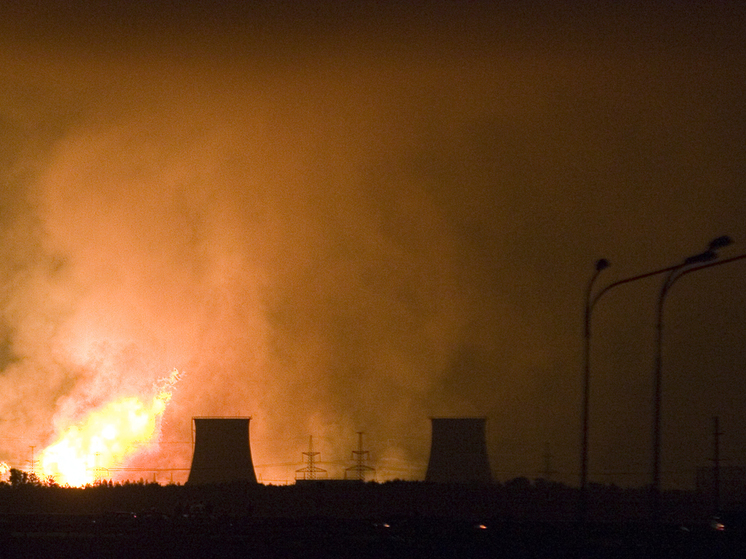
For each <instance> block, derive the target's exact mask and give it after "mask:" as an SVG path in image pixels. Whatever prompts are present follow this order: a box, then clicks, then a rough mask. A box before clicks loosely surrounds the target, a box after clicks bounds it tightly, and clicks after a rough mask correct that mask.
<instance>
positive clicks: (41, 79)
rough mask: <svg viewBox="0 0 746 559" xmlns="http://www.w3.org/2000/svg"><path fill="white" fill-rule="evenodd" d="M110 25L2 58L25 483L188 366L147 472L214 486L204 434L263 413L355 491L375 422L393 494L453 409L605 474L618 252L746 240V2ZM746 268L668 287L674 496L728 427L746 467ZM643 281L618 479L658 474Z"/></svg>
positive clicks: (150, 11)
mask: <svg viewBox="0 0 746 559" xmlns="http://www.w3.org/2000/svg"><path fill="white" fill-rule="evenodd" d="M82 6H83V4H82V3H81V6H80V7H78V8H73V9H71V10H70V11H66V10H63V9H62V8H59V9H55V8H54V7H52V8H49V9H48V10H46V11H44V12H43V13H42V12H41V11H40V10H41V9H39V10H37V11H36V12H27V11H24V8H23V7H22V6H11V7H10V8H9V10H10V13H11V14H12V17H9V18H8V20H7V21H6V22H5V23H4V24H3V25H4V27H5V32H4V33H3V34H2V35H3V37H4V38H3V39H0V46H1V47H2V48H0V68H2V70H0V76H2V80H0V82H1V83H2V85H1V86H0V132H2V141H0V180H1V181H2V182H1V183H0V188H1V189H2V190H1V194H0V195H1V196H2V198H1V199H0V235H1V239H2V243H0V247H1V248H0V250H2V256H3V266H2V267H1V268H0V274H1V276H0V278H1V279H2V284H3V291H2V315H1V318H2V322H1V323H0V341H1V342H2V344H1V345H0V366H2V373H0V419H1V420H2V423H1V424H0V425H2V427H3V432H4V436H3V438H1V439H0V460H6V461H8V462H10V463H12V464H13V465H18V466H19V467H21V466H23V464H24V461H25V460H28V459H29V455H28V452H29V451H28V449H29V446H30V445H36V446H37V448H43V447H44V446H45V445H46V444H49V443H50V442H51V441H52V439H53V437H54V434H55V432H56V431H57V430H59V429H62V428H64V427H66V426H68V425H69V424H71V423H72V422H74V421H76V420H77V419H79V418H80V417H82V416H83V415H84V414H85V413H86V412H87V411H88V410H90V409H92V408H95V407H97V406H100V405H103V404H105V403H106V402H107V401H109V399H110V398H112V397H113V396H115V395H123V396H124V395H130V394H135V395H137V394H141V395H145V394H149V393H150V392H152V389H153V385H154V384H156V383H157V382H158V380H159V379H160V378H162V377H164V376H166V375H167V374H168V373H169V372H170V371H171V369H172V368H174V367H175V368H177V369H179V370H180V371H183V372H184V377H183V379H182V380H181V381H180V382H179V383H178V384H177V385H176V387H175V391H174V395H173V398H172V401H171V403H170V404H169V407H168V409H167V411H166V413H165V416H164V418H163V432H162V435H161V441H162V444H161V445H158V446H156V447H154V448H152V449H150V452H149V453H148V454H147V456H146V457H142V458H141V459H140V460H139V461H137V460H135V461H134V462H133V463H132V464H127V465H122V467H127V466H129V467H141V468H188V466H189V462H190V459H191V447H190V446H189V444H185V443H188V442H189V441H190V437H191V435H190V429H191V427H190V425H191V417H193V416H206V415H215V416H233V415H251V416H253V420H252V423H251V433H252V436H251V439H252V453H253V457H254V462H255V464H257V465H259V466H261V467H259V468H258V469H257V473H258V475H259V476H260V478H263V479H264V480H276V481H282V480H287V479H292V477H293V471H294V469H295V468H300V467H301V466H302V464H301V460H302V456H301V453H302V452H303V451H305V450H306V449H307V445H308V436H309V435H313V436H314V446H315V450H320V451H321V453H322V454H321V457H320V459H321V460H322V462H323V461H324V460H327V461H329V462H331V463H332V464H331V465H330V466H323V464H322V466H323V467H326V468H327V469H329V471H330V473H332V474H333V475H335V476H336V475H340V474H339V472H341V471H342V468H344V467H345V465H348V466H349V465H352V462H350V461H349V457H350V450H352V449H353V448H354V447H355V446H356V443H357V439H356V436H355V432H356V431H364V432H365V433H366V439H365V442H366V449H368V450H370V451H371V457H372V458H373V461H374V464H373V465H374V466H375V467H376V468H377V469H378V478H379V479H390V478H393V477H402V478H407V479H419V478H422V477H423V476H424V466H425V464H426V462H427V455H428V450H429V435H430V426H429V420H428V417H431V416H448V415H477V416H485V417H487V418H488V439H489V440H488V447H489V451H490V458H491V461H492V465H493V468H494V469H495V470H496V472H497V477H498V478H499V479H505V478H507V477H515V476H517V475H526V476H529V477H535V476H537V475H539V471H540V470H541V469H542V468H543V467H544V457H543V455H544V453H545V452H546V449H547V447H548V448H549V449H550V452H551V454H552V466H553V468H554V469H555V470H556V473H555V477H556V478H557V479H562V480H563V481H568V482H572V483H575V482H576V480H577V474H578V467H579V466H578V456H577V454H578V452H579V448H578V443H579V426H580V416H579V413H580V411H579V409H580V408H579V407H580V366H581V364H580V363H581V362H580V354H581V352H580V350H581V341H582V305H583V291H584V289H585V285H586V282H587V280H588V278H589V277H590V273H591V272H592V270H593V267H592V265H593V262H594V261H595V259H596V258H599V257H601V256H604V257H607V258H609V259H610V260H611V261H612V263H613V267H612V271H609V272H604V274H605V275H608V278H607V279H608V281H611V280H612V279H620V278H622V277H627V276H631V275H635V274H638V273H643V272H646V271H649V270H652V269H656V268H660V267H663V266H668V265H670V264H673V263H675V262H677V261H679V260H680V259H682V258H684V257H685V256H688V255H689V254H692V253H693V252H699V251H701V250H702V249H704V248H705V246H706V244H707V242H709V240H710V239H711V238H713V237H715V236H718V235H721V234H729V235H731V236H732V237H733V238H734V239H736V241H742V240H744V239H746V226H745V225H744V220H743V216H744V215H745V210H746V199H744V196H743V185H742V184H741V182H742V180H743V176H744V164H745V163H746V156H745V155H744V150H743V146H744V140H746V136H745V133H744V130H745V129H744V126H743V123H744V117H746V103H745V101H746V99H745V98H744V90H743V77H744V70H746V49H744V46H743V45H744V44H745V43H744V42H743V40H742V37H740V36H739V33H740V32H739V31H738V29H739V28H740V29H742V28H743V26H742V25H740V26H739V25H738V22H739V21H740V22H741V23H743V15H744V12H743V10H740V9H738V10H736V9H735V8H734V9H732V10H731V9H728V8H727V7H721V8H720V9H715V8H712V9H710V10H709V11H708V10H704V9H703V11H702V13H700V14H699V16H702V17H696V16H694V15H692V16H689V15H686V14H683V13H679V12H678V11H675V10H669V11H667V12H666V11H660V12H657V11H655V10H652V9H651V10H649V11H648V12H646V13H635V12H634V11H632V10H623V9H621V8H612V7H608V8H598V9H596V10H592V11H591V12H590V13H589V14H585V15H583V16H580V15H579V14H580V13H579V12H578V13H574V12H567V13H559V12H553V11H551V10H550V9H549V8H545V9H541V10H539V9H535V10H536V11H535V13H530V12H526V11H524V10H523V9H522V4H521V3H515V4H514V5H511V6H512V7H511V8H509V9H508V8H503V9H497V8H490V7H488V4H479V3H475V4H473V5H471V7H470V8H468V9H467V8H465V7H460V6H459V5H453V6H451V5H449V4H443V5H441V4H433V5H432V6H431V5H428V4H426V5H424V6H422V7H414V6H415V5H414V4H412V5H407V6H405V7H400V8H394V7H389V8H381V7H379V8H376V7H374V5H373V4H366V3H362V4H360V5H358V7H357V8H343V7H342V6H340V5H337V4H335V3H332V2H329V3H325V4H323V5H320V7H319V8H318V9H315V8H313V7H312V6H313V4H309V5H307V6H306V5H302V6H301V7H300V8H297V10H291V9H290V8H285V9H282V10H281V9H279V8H277V9H275V8H274V7H268V6H269V5H267V6H265V7H261V8H252V9H249V8H243V7H240V6H239V4H238V3H236V5H229V6H228V7H226V8H223V9H222V10H223V11H221V10H219V9H218V7H217V6H213V5H211V4H210V3H209V2H202V3H197V2H194V3H188V4H185V6H184V7H183V8H182V9H180V10H176V12H175V13H172V12H171V11H169V8H168V7H167V6H164V5H160V4H157V3H156V4H153V5H151V4H147V5H145V4H139V3H135V4H133V5H132V6H133V7H129V8H128V7H125V6H124V5H122V6H117V5H116V4H115V3H114V4H110V5H108V6H103V5H101V6H98V7H94V8H90V7H88V6H86V7H85V8H84V7H82ZM683 11H684V10H682V12H683ZM731 252H732V253H733V254H735V253H738V252H739V250H738V249H736V248H733V250H732V251H731ZM741 252H742V249H741ZM743 272H744V268H743V264H739V263H734V264H732V265H730V266H723V267H721V268H715V269H713V270H712V271H711V272H702V273H701V274H696V275H692V276H691V277H687V280H685V281H684V280H682V282H681V285H678V284H677V288H676V293H675V295H674V294H672V296H671V300H670V303H669V305H670V309H671V313H670V330H671V332H672V334H671V336H670V344H671V345H670V346H669V347H668V348H667V350H668V351H670V352H671V354H670V357H668V359H670V361H666V363H667V375H668V374H669V373H668V371H670V377H667V378H672V379H682V378H684V379H687V382H686V383H678V382H675V381H674V380H671V381H670V382H671V386H670V387H669V385H668V384H667V385H666V390H667V391H668V392H667V394H666V398H667V400H666V401H667V402H669V401H670V402H671V404H670V405H669V407H667V408H665V414H666V416H667V419H666V424H667V425H673V424H676V425H677V426H678V427H676V429H673V428H670V432H669V431H667V432H666V434H664V438H665V439H664V440H666V445H667V446H666V450H665V454H664V460H666V462H667V463H669V464H670V465H671V466H670V468H668V469H670V470H671V471H672V473H670V474H667V475H668V477H666V478H665V481H666V483H671V484H673V483H677V484H683V485H686V484H688V483H690V482H691V480H692V479H693V470H694V469H695V468H696V467H698V466H705V465H707V463H708V462H707V460H708V458H710V446H709V445H710V443H709V431H708V430H709V428H710V423H709V422H710V418H711V416H713V415H720V416H721V417H722V419H721V425H723V427H724V429H725V430H726V431H728V434H729V436H731V437H732V440H731V447H730V455H731V456H732V457H733V458H734V459H746V456H744V455H743V451H742V448H743V444H742V443H743V442H744V441H746V432H744V433H739V432H738V429H740V419H737V418H740V417H741V416H742V414H743V412H744V407H746V399H744V398H743V396H746V386H743V383H742V382H740V381H739V380H738V378H739V374H740V373H741V372H742V370H743V367H744V362H745V358H746V354H744V349H743V348H744V347H746V343H744V342H746V332H744V318H746V300H745V298H744V295H743V289H742V287H743ZM614 274H617V275H615V276H614ZM612 276H614V277H613V278H612ZM698 276H702V277H698ZM704 276H707V277H704ZM642 283H643V284H644V285H642V284H641V285H639V286H635V287H634V288H633V287H630V289H629V290H627V291H626V292H621V288H620V292H619V293H615V294H613V295H612V294H610V295H609V297H608V299H607V300H605V301H604V302H603V304H601V305H599V310H598V312H597V314H596V315H594V325H595V324H597V325H598V326H597V327H596V328H595V330H594V341H595V340H596V339H597V340H598V342H597V345H596V346H594V353H593V363H594V385H593V386H594V400H593V416H592V425H593V431H592V441H591V443H592V447H591V448H592V451H591V452H592V457H591V471H592V472H593V473H594V476H595V479H598V480H600V481H608V480H609V479H614V480H616V481H617V482H621V483H627V482H629V483H644V482H645V481H646V479H647V471H648V468H649V464H648V462H649V443H648V440H649V429H650V424H649V413H650V396H651V391H652V384H651V382H650V374H651V372H652V335H653V330H652V327H653V309H654V304H655V300H654V299H655V294H656V290H657V289H658V285H659V284H658V283H655V282H653V283H647V282H642ZM713 286H717V287H716V288H713ZM667 308H668V307H667ZM685 311H686V312H685ZM674 332H676V334H675V335H674V334H673V333H674ZM666 343H667V344H668V343H669V342H668V339H667V342H666ZM667 355H668V354H667ZM669 363H670V366H669V365H668V364H669ZM677 375H678V376H677ZM667 382H668V381H667ZM713 386H717V390H715V389H714V388H712V387H713ZM677 391H678V392H677ZM669 394H670V397H669ZM682 402H685V405H684V406H681V405H680V404H681V403H682ZM693 402H696V403H697V404H696V405H693ZM668 418H670V419H668ZM609 472H616V473H617V475H616V477H609V476H607V475H606V474H608V473H609ZM179 476H182V480H183V479H184V478H185V477H186V472H178V473H177V474H175V476H174V477H175V478H176V479H177V480H178V478H179ZM138 477H139V476H138Z"/></svg>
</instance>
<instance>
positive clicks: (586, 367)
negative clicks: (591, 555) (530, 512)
mask: <svg viewBox="0 0 746 559" xmlns="http://www.w3.org/2000/svg"><path fill="white" fill-rule="evenodd" d="M609 265H610V264H609V261H608V260H606V259H605V258H601V259H600V260H597V261H596V271H595V272H594V273H593V275H592V276H591V280H590V281H589V282H588V288H587V289H586V292H585V328H584V338H583V339H584V340H585V343H584V345H583V419H582V423H583V436H582V439H583V440H582V444H581V451H580V498H581V503H580V519H581V521H585V517H586V512H587V510H588V500H587V485H588V400H589V395H590V353H591V312H592V311H593V306H594V304H595V302H596V301H597V300H598V297H596V298H595V299H592V293H593V284H594V282H595V281H596V278H597V277H598V274H599V273H601V271H603V270H605V269H606V268H608V267H609Z"/></svg>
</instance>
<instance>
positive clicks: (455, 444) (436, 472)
mask: <svg viewBox="0 0 746 559" xmlns="http://www.w3.org/2000/svg"><path fill="white" fill-rule="evenodd" d="M430 420H431V422H432V428H433V434H432V442H431V443H430V460H429V462H428V464H427V474H425V481H432V482H437V483H490V482H491V481H492V471H491V470H490V461H489V459H488V458H487V441H486V438H485V424H486V422H487V420H486V419H485V418H483V417H432V418H430Z"/></svg>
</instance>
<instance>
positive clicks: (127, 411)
mask: <svg viewBox="0 0 746 559" xmlns="http://www.w3.org/2000/svg"><path fill="white" fill-rule="evenodd" d="M180 378H181V373H179V371H177V370H176V369H174V370H173V371H171V374H170V375H169V376H168V377H166V378H164V379H161V381H160V383H159V386H158V387H157V389H156V394H155V396H153V398H152V399H151V400H150V401H149V402H147V401H146V402H143V401H142V400H140V399H139V398H138V397H135V396H130V397H123V398H120V399H118V400H114V401H112V402H109V403H107V404H105V405H103V406H102V407H100V408H98V409H96V410H93V411H91V412H90V413H89V414H88V416H87V417H86V418H85V420H84V421H82V422H81V423H79V424H77V425H73V426H71V427H68V428H67V430H65V431H64V432H63V433H62V434H61V435H60V437H59V438H58V439H57V441H56V442H55V443H53V444H52V445H50V446H49V447H47V448H46V449H44V451H43V452H42V456H41V460H40V463H41V468H42V470H43V471H44V474H45V475H51V476H53V477H54V479H55V480H56V481H57V482H58V483H61V484H64V485H71V486H81V485H86V484H90V483H93V482H94V481H96V480H97V479H100V478H102V477H109V475H108V474H109V472H108V468H112V467H114V466H115V465H117V464H119V463H121V462H122V460H124V459H125V458H126V457H128V456H131V455H133V454H135V453H136V452H137V451H138V450H140V449H141V448H142V445H143V444H145V443H148V442H152V441H153V440H154V439H156V438H157V436H158V435H159V434H160V420H161V417H162V415H163V412H164V411H165V410H166V406H167V405H168V402H169V401H170V400H171V394H172V391H173V388H174V385H175V384H176V382H177V381H178V380H179V379H180Z"/></svg>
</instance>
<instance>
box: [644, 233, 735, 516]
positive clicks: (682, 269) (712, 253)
mask: <svg viewBox="0 0 746 559" xmlns="http://www.w3.org/2000/svg"><path fill="white" fill-rule="evenodd" d="M732 243H733V241H732V240H731V238H730V237H728V236H727V235H724V236H722V237H717V238H716V239H713V240H712V242H710V245H709V247H708V248H707V250H706V251H704V252H701V253H699V254H695V255H693V256H690V257H688V258H686V259H685V260H684V261H683V262H681V264H679V265H678V266H674V267H673V268H672V269H671V270H670V271H669V273H668V275H667V276H666V278H665V279H664V280H663V285H662V286H661V290H660V294H659V295H658V307H657V321H656V338H655V372H654V381H653V383H654V394H653V480H652V485H651V493H652V514H653V521H654V522H657V521H658V520H659V519H660V483H661V480H660V451H661V429H660V424H661V384H662V382H661V381H662V378H661V377H662V374H661V373H662V370H663V367H662V365H663V363H662V352H661V348H662V345H663V303H664V302H665V299H666V295H667V294H668V292H669V291H670V290H671V287H673V284H674V283H676V280H678V279H679V278H680V277H682V276H683V275H685V274H687V273H689V272H694V271H696V270H699V269H701V268H706V267H708V266H697V264H706V263H707V262H710V261H712V260H715V259H716V258H717V256H718V255H717V252H716V251H717V250H718V249H720V248H723V247H726V246H728V245H730V244H732Z"/></svg>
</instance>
